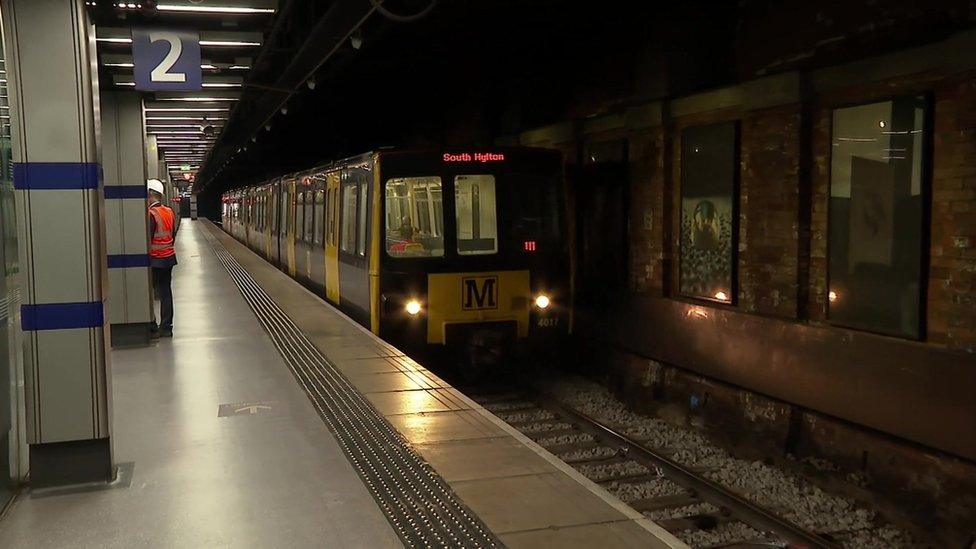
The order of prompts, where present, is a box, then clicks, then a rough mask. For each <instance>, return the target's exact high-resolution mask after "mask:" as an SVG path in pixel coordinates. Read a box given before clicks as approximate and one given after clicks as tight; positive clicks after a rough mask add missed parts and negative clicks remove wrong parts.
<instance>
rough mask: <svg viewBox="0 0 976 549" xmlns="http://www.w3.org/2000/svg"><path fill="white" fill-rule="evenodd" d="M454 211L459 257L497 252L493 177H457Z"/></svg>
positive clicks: (455, 181)
mask: <svg viewBox="0 0 976 549" xmlns="http://www.w3.org/2000/svg"><path fill="white" fill-rule="evenodd" d="M454 211H455V222H456V225H457V250H458V254H459V255H489V254H493V253H497V252H498V222H497V219H496V216H495V176H493V175H487V174H486V175H459V176H456V177H455V178H454Z"/></svg>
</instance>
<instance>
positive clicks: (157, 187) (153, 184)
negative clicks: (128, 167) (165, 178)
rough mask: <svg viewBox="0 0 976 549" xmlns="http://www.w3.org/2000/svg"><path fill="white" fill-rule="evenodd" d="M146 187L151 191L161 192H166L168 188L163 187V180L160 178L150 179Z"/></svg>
mask: <svg viewBox="0 0 976 549" xmlns="http://www.w3.org/2000/svg"><path fill="white" fill-rule="evenodd" d="M146 187H147V188H148V189H149V190H150V191H156V192H157V193H159V194H166V189H165V188H163V182H162V181H160V180H158V179H150V180H149V181H147V182H146Z"/></svg>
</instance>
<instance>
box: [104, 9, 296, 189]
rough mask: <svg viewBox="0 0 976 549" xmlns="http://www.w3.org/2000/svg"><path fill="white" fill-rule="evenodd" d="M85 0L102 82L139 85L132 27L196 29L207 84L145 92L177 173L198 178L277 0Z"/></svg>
mask: <svg viewBox="0 0 976 549" xmlns="http://www.w3.org/2000/svg"><path fill="white" fill-rule="evenodd" d="M85 4H86V5H87V6H88V10H89V12H90V13H91V15H92V19H93V21H94V23H95V27H96V28H95V35H96V42H97V49H98V67H99V83H100V86H101V87H102V88H103V89H115V90H124V89H134V88H135V82H134V79H133V63H132V48H131V43H132V39H131V31H130V29H132V28H134V27H135V28H138V27H148V28H154V29H157V28H163V29H173V30H184V31H185V30H192V31H197V32H198V33H199V36H200V50H201V69H202V75H203V89H202V90H200V91H192V92H173V91H170V92H146V93H144V108H145V117H146V125H147V132H148V133H149V134H150V135H155V136H156V139H157V141H158V148H159V151H160V152H161V155H162V156H163V158H164V159H165V161H166V164H167V166H168V169H169V170H170V174H171V176H172V178H173V180H174V181H177V180H179V181H184V180H187V179H189V180H190V181H192V180H195V178H196V174H197V173H198V171H199V169H200V166H201V165H202V164H203V163H204V161H205V159H206V157H207V155H208V154H209V153H210V150H211V149H212V147H213V146H214V143H216V142H217V140H218V139H219V138H220V135H221V133H222V131H223V128H224V127H225V125H226V124H227V121H228V120H229V119H230V117H231V113H232V112H233V111H234V108H235V106H236V104H237V102H238V101H239V99H240V97H241V90H242V89H243V86H244V82H245V81H246V79H247V76H248V73H249V72H250V71H251V69H252V66H253V64H254V59H255V57H256V56H257V54H258V52H260V51H261V47H262V45H263V44H264V41H265V35H266V33H267V31H268V29H269V28H270V27H271V25H272V23H273V21H274V18H275V16H276V14H277V13H278V10H279V5H278V4H279V3H278V0H146V1H143V2H138V1H135V2H131V1H130V2H118V1H114V0H113V1H108V0H93V1H87V2H85ZM186 174H189V175H186Z"/></svg>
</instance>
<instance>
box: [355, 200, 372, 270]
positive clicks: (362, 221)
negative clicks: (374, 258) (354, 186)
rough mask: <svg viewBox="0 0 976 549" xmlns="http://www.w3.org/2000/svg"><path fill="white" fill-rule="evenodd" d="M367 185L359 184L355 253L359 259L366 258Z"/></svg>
mask: <svg viewBox="0 0 976 549" xmlns="http://www.w3.org/2000/svg"><path fill="white" fill-rule="evenodd" d="M368 193H369V185H367V184H366V183H365V182H363V183H360V184H359V227H358V228H359V230H358V232H357V237H356V253H358V254H359V256H360V257H365V256H366V220H367V219H368V216H367V215H366V212H367V211H368V210H367V208H368V206H369V198H368Z"/></svg>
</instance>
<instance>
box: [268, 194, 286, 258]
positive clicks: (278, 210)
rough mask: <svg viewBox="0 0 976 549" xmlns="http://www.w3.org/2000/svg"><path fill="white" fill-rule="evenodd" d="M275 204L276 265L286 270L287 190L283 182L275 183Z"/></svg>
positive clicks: (273, 228)
mask: <svg viewBox="0 0 976 549" xmlns="http://www.w3.org/2000/svg"><path fill="white" fill-rule="evenodd" d="M274 197H275V198H274V203H275V206H274V207H275V213H274V226H273V227H272V229H271V230H272V231H274V249H273V250H272V252H273V253H274V264H275V266H276V267H278V268H279V269H282V270H284V256H283V255H282V254H283V253H284V250H285V246H284V243H283V242H282V239H283V238H285V209H286V208H285V202H286V201H285V188H284V185H282V184H281V180H278V181H275V182H274Z"/></svg>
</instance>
